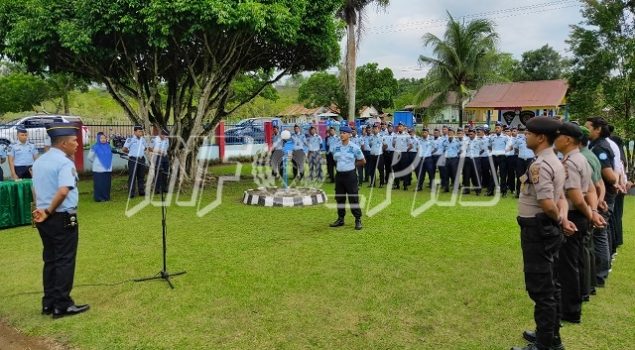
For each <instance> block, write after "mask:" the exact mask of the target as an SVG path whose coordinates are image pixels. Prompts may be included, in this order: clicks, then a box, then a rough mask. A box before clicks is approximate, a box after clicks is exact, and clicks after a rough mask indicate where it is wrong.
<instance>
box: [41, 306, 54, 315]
mask: <svg viewBox="0 0 635 350" xmlns="http://www.w3.org/2000/svg"><path fill="white" fill-rule="evenodd" d="M52 313H53V307H52V306H44V307H42V315H50V314H52Z"/></svg>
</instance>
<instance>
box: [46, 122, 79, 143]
mask: <svg viewBox="0 0 635 350" xmlns="http://www.w3.org/2000/svg"><path fill="white" fill-rule="evenodd" d="M78 130H79V127H78V126H77V125H74V124H71V123H51V124H50V125H49V126H47V127H46V133H48V135H49V136H50V137H51V139H54V138H56V137H61V136H76V135H77V131H78Z"/></svg>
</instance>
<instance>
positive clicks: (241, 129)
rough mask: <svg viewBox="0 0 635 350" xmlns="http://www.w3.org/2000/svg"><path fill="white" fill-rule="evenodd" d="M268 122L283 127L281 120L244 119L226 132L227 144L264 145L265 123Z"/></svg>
mask: <svg viewBox="0 0 635 350" xmlns="http://www.w3.org/2000/svg"><path fill="white" fill-rule="evenodd" d="M267 121H271V122H273V124H274V125H282V121H281V120H280V118H249V119H243V120H241V121H240V122H238V123H237V124H236V125H234V126H233V127H230V128H228V129H226V130H225V144H228V145H236V144H246V143H264V142H265V122H267Z"/></svg>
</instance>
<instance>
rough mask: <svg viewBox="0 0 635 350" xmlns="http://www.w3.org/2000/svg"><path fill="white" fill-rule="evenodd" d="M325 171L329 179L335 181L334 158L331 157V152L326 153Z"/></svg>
mask: <svg viewBox="0 0 635 350" xmlns="http://www.w3.org/2000/svg"><path fill="white" fill-rule="evenodd" d="M326 172H327V174H328V175H329V180H330V181H331V182H335V159H333V153H331V152H328V153H326Z"/></svg>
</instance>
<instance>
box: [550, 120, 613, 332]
mask: <svg viewBox="0 0 635 350" xmlns="http://www.w3.org/2000/svg"><path fill="white" fill-rule="evenodd" d="M557 134H558V136H557V137H556V140H555V143H554V146H555V149H556V150H557V151H559V152H561V153H562V154H563V156H564V158H563V160H562V164H563V166H564V168H565V181H564V190H565V196H566V198H567V202H568V207H569V213H568V214H567V217H568V220H570V221H572V222H573V223H574V224H575V226H576V227H578V228H579V229H578V230H577V231H575V232H573V233H572V234H570V235H568V236H567V239H566V240H565V241H564V243H563V244H562V247H561V248H560V252H559V259H558V264H557V267H558V280H559V282H560V287H561V299H560V300H561V303H560V314H561V316H560V319H561V320H563V321H568V322H573V323H580V318H581V313H582V292H581V289H580V287H581V281H580V267H581V266H582V260H581V259H582V240H583V237H584V236H585V235H586V231H587V230H586V228H587V227H588V226H589V223H593V225H594V226H604V219H602V216H601V215H600V214H599V213H598V212H597V210H595V212H594V211H593V209H592V207H591V205H590V203H588V202H587V199H588V198H589V197H594V198H597V196H596V195H595V187H594V185H593V182H592V181H591V171H592V170H591V166H590V165H589V163H588V162H587V160H586V158H585V157H584V156H583V155H582V153H580V140H581V139H582V136H583V135H582V130H580V127H579V126H578V125H576V124H573V123H570V122H565V123H563V124H562V125H561V126H560V128H559V129H558V131H557ZM590 193H591V194H592V195H591V196H590V195H589V194H590ZM593 204H594V205H597V200H595V201H594V203H593Z"/></svg>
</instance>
